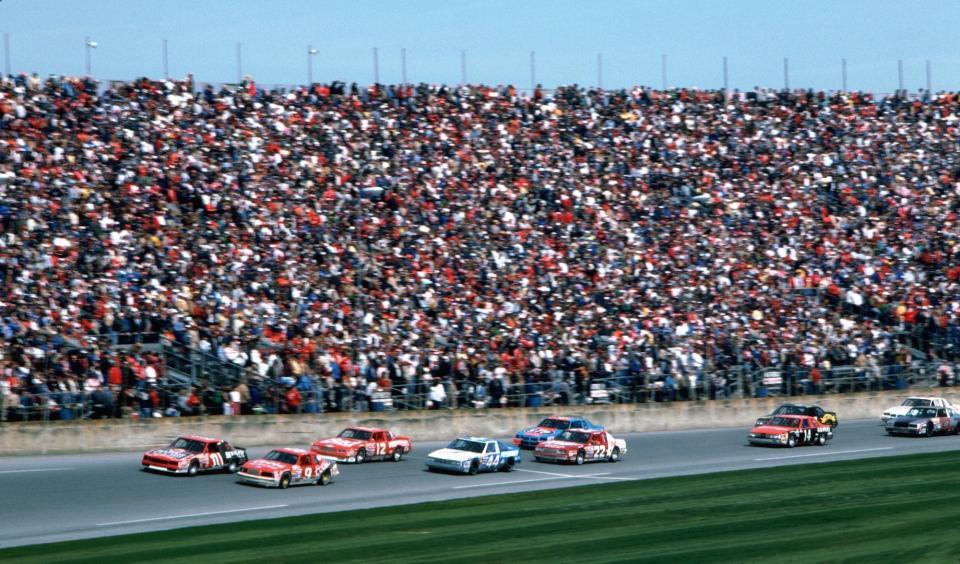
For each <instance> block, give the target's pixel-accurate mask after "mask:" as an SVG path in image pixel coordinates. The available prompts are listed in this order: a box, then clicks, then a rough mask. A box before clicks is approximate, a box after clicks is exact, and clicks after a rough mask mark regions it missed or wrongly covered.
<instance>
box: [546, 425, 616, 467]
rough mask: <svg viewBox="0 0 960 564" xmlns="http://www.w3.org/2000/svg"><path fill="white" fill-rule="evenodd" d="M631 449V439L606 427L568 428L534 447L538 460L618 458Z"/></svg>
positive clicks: (574, 462)
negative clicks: (629, 447)
mask: <svg viewBox="0 0 960 564" xmlns="http://www.w3.org/2000/svg"><path fill="white" fill-rule="evenodd" d="M626 453H627V441H625V440H623V439H616V438H614V436H613V435H611V434H610V433H609V432H607V431H605V430H603V429H567V430H566V431H564V432H562V433H560V436H558V437H557V438H555V439H550V440H549V441H546V442H543V443H539V444H538V445H537V447H536V448H535V449H534V450H533V459H534V460H536V461H537V462H562V463H568V464H583V463H584V462H600V461H603V462H617V461H619V460H620V458H621V457H622V456H623V455H624V454H626Z"/></svg>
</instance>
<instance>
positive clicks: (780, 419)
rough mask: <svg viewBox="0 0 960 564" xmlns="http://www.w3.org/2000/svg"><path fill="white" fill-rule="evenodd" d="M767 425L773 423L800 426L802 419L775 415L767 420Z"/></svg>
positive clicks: (777, 425) (783, 425)
mask: <svg viewBox="0 0 960 564" xmlns="http://www.w3.org/2000/svg"><path fill="white" fill-rule="evenodd" d="M767 425H773V426H774V427H799V426H800V420H799V419H794V418H793V417H774V418H773V419H771V420H770V421H768V422H767Z"/></svg>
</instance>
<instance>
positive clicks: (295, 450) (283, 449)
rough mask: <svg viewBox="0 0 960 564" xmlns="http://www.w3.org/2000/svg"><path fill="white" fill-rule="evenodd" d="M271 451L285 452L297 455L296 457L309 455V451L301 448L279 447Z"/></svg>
mask: <svg viewBox="0 0 960 564" xmlns="http://www.w3.org/2000/svg"><path fill="white" fill-rule="evenodd" d="M273 450H275V451H277V452H285V453H287V454H297V455H300V454H311V452H310V451H309V450H304V449H302V448H289V447H281V448H275V449H273Z"/></svg>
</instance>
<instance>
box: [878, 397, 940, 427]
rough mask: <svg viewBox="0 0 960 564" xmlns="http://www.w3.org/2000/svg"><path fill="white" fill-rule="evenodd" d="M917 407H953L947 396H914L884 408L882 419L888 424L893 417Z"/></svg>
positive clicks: (900, 415)
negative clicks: (894, 405)
mask: <svg viewBox="0 0 960 564" xmlns="http://www.w3.org/2000/svg"><path fill="white" fill-rule="evenodd" d="M915 407H952V406H951V405H950V402H949V401H947V400H946V399H945V398H935V397H920V396H912V397H909V398H907V399H905V400H903V403H901V404H900V405H898V406H896V407H890V408H887V409H884V410H883V415H881V416H880V420H881V421H882V422H883V423H884V425H886V423H887V422H888V421H890V420H891V419H896V418H897V417H902V416H904V415H906V414H907V412H909V411H910V410H911V409H913V408H915Z"/></svg>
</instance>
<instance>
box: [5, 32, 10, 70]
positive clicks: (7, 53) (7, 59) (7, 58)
mask: <svg viewBox="0 0 960 564" xmlns="http://www.w3.org/2000/svg"><path fill="white" fill-rule="evenodd" d="M3 74H5V75H7V76H10V34H9V33H4V34H3Z"/></svg>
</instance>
